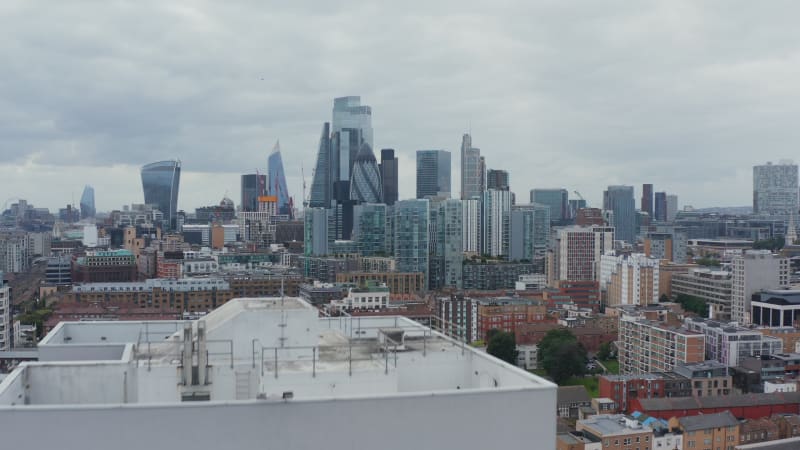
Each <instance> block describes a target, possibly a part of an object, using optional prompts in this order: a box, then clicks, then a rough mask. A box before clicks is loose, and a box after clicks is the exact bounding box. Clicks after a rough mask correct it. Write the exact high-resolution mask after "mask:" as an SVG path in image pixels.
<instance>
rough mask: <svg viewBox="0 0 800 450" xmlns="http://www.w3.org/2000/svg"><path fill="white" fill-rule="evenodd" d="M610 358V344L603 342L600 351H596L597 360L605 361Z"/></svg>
mask: <svg viewBox="0 0 800 450" xmlns="http://www.w3.org/2000/svg"><path fill="white" fill-rule="evenodd" d="M609 358H611V344H610V343H608V342H603V343H602V344H600V350H598V351H597V359H599V360H600V361H605V360H607V359H609Z"/></svg>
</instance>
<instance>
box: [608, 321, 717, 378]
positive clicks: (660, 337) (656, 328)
mask: <svg viewBox="0 0 800 450" xmlns="http://www.w3.org/2000/svg"><path fill="white" fill-rule="evenodd" d="M619 340H620V346H621V348H620V349H619V369H620V373H622V374H628V375H633V374H642V373H651V372H671V371H673V370H674V369H675V366H676V364H679V363H684V364H687V363H698V362H702V361H705V359H706V358H705V336H704V335H703V334H701V333H698V332H696V331H690V330H688V329H686V328H676V327H673V326H669V325H666V324H662V323H660V322H655V321H652V320H647V319H645V318H643V317H640V316H637V315H627V314H625V315H623V316H622V317H620V321H619Z"/></svg>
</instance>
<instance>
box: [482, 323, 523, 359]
mask: <svg viewBox="0 0 800 450" xmlns="http://www.w3.org/2000/svg"><path fill="white" fill-rule="evenodd" d="M487 336H488V339H489V342H488V344H487V345H486V353H488V354H490V355H492V356H494V357H496V358H500V359H502V360H503V361H505V362H507V363H509V364H513V365H517V339H516V338H515V337H514V333H508V332H505V331H500V330H489V332H488V333H487Z"/></svg>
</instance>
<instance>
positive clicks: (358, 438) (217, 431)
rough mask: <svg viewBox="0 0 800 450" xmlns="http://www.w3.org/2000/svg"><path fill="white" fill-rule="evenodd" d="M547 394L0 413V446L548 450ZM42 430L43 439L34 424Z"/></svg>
mask: <svg viewBox="0 0 800 450" xmlns="http://www.w3.org/2000/svg"><path fill="white" fill-rule="evenodd" d="M555 397H556V391H555V388H554V387H553V388H552V389H544V390H527V391H517V390H509V391H500V390H495V391H491V392H461V393H457V394H454V395H429V394H425V395H419V396H391V397H385V398H363V399H347V400H345V399H339V400H328V401H302V400H292V401H289V402H287V403H284V402H282V401H275V402H271V401H251V402H242V403H237V404H208V403H192V404H182V405H179V406H163V407H160V406H141V405H137V406H123V407H109V408H92V407H83V408H64V409H58V410H56V409H44V410H41V409H39V410H37V409H31V408H27V409H26V408H16V409H11V410H9V409H0V423H2V424H3V428H4V429H9V430H14V431H15V432H14V433H4V436H3V445H4V447H5V446H7V447H8V448H16V447H18V446H19V447H22V446H28V445H30V439H31V436H36V442H37V446H39V447H41V448H50V447H52V448H62V447H63V446H64V445H65V443H69V446H70V447H74V448H81V449H86V450H93V449H104V450H105V449H109V448H113V449H114V450H140V449H141V448H142V446H145V447H150V448H164V449H178V448H180V449H184V448H186V449H193V450H206V449H208V450H212V449H213V450H218V449H220V448H230V449H247V448H253V449H255V448H258V449H260V448H275V449H283V450H294V449H315V448H319V449H323V448H324V449H326V450H339V449H370V448H375V449H381V450H408V449H411V448H413V449H436V450H439V449H443V448H457V449H460V450H471V449H480V450H485V449H489V448H498V444H502V447H503V448H532V447H531V445H534V447H535V448H537V449H547V450H549V449H553V448H555V429H556V427H555V415H554V414H553V411H554V407H555V401H556V398H555ZM43 423H46V424H47V432H45V433H43V432H42V428H41V424H43Z"/></svg>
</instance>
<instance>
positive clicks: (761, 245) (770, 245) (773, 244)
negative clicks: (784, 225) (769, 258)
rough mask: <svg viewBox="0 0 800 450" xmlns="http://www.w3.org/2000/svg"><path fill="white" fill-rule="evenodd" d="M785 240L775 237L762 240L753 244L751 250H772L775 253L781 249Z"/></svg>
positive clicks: (781, 237)
mask: <svg viewBox="0 0 800 450" xmlns="http://www.w3.org/2000/svg"><path fill="white" fill-rule="evenodd" d="M785 243H786V239H785V238H784V237H783V236H775V237H774V238H771V239H763V240H760V241H755V242H753V248H754V249H756V250H772V251H773V252H774V251H777V250H780V249H782V248H783V244H785Z"/></svg>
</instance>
